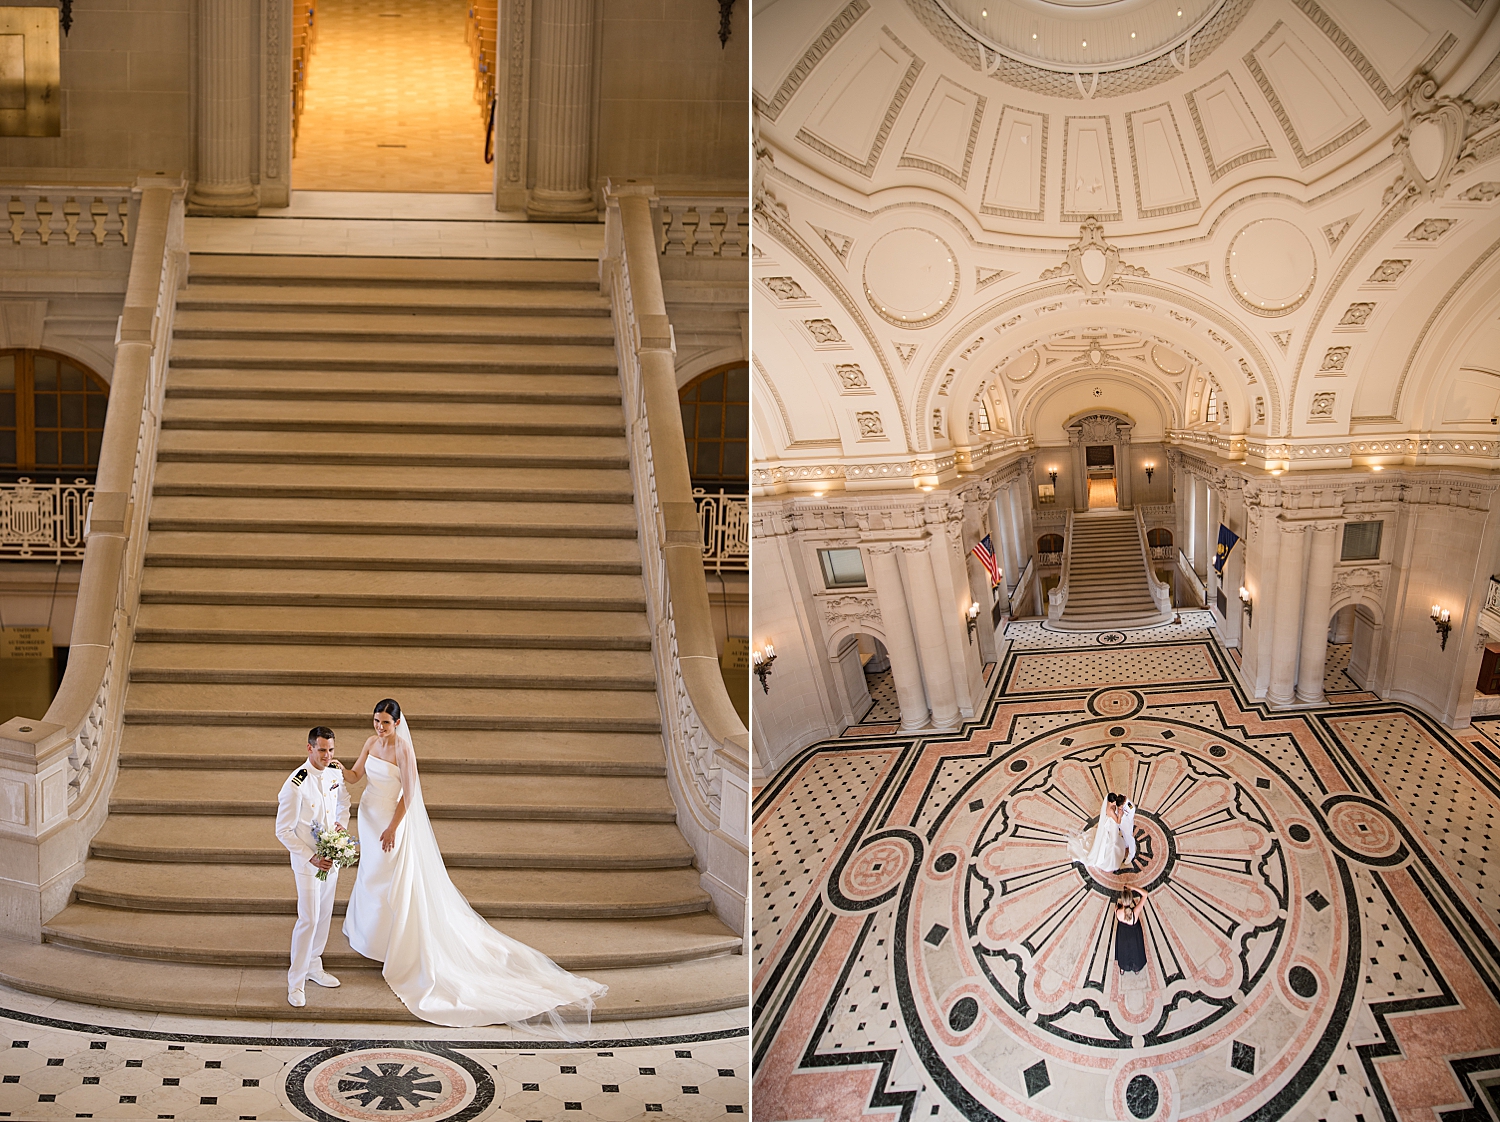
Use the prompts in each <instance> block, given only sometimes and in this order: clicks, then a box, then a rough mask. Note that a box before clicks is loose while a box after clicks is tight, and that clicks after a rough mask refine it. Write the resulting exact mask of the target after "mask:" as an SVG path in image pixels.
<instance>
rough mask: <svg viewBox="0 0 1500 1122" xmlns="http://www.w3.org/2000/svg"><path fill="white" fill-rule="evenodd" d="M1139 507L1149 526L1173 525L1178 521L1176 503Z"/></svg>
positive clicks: (1151, 504)
mask: <svg viewBox="0 0 1500 1122" xmlns="http://www.w3.org/2000/svg"><path fill="white" fill-rule="evenodd" d="M1137 506H1139V508H1140V511H1141V516H1142V517H1143V518H1145V520H1146V524H1147V525H1148V526H1149V525H1151V524H1153V523H1161V524H1163V525H1172V524H1174V523H1175V522H1176V521H1177V504H1176V503H1138V504H1137Z"/></svg>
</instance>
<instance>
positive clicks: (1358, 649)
mask: <svg viewBox="0 0 1500 1122" xmlns="http://www.w3.org/2000/svg"><path fill="white" fill-rule="evenodd" d="M1379 635H1380V620H1379V617H1378V616H1377V614H1376V612H1375V610H1374V609H1372V608H1370V607H1369V606H1368V605H1366V604H1363V603H1361V602H1358V601H1355V602H1353V603H1345V604H1343V605H1342V606H1340V607H1339V608H1337V609H1336V610H1335V611H1334V612H1333V615H1332V616H1331V617H1330V619H1329V621H1328V655H1327V658H1326V659H1325V661H1324V670H1323V693H1324V695H1325V696H1328V695H1334V696H1337V695H1338V694H1350V693H1362V692H1366V691H1367V689H1368V686H1367V683H1368V682H1369V681H1370V675H1371V672H1372V670H1373V669H1374V662H1375V651H1376V646H1377V641H1378V639H1379Z"/></svg>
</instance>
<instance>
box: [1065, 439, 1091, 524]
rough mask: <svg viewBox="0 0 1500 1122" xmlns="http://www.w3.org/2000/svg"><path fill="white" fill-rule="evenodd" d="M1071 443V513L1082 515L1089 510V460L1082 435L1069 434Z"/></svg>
mask: <svg viewBox="0 0 1500 1122" xmlns="http://www.w3.org/2000/svg"><path fill="white" fill-rule="evenodd" d="M1069 439H1070V440H1071V441H1072V442H1073V512H1074V513H1075V514H1082V513H1083V512H1084V511H1086V510H1088V508H1089V458H1088V454H1087V453H1086V452H1085V451H1084V448H1083V434H1082V433H1076V432H1075V433H1070V434H1069Z"/></svg>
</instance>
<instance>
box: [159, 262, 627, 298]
mask: <svg viewBox="0 0 1500 1122" xmlns="http://www.w3.org/2000/svg"><path fill="white" fill-rule="evenodd" d="M330 281H331V282H334V283H336V284H342V285H349V286H358V287H361V288H365V289H370V290H375V289H378V288H380V287H381V286H399V287H404V288H411V287H413V286H421V287H423V288H425V289H429V290H438V291H440V290H463V289H475V288H478V289H486V288H490V289H516V290H520V291H533V292H535V291H544V290H547V291H555V290H559V289H572V290H575V291H576V292H577V293H578V294H579V296H580V298H589V299H598V298H599V297H600V295H601V294H600V291H599V264H598V262H597V261H571V260H559V259H548V260H541V259H526V258H493V259H482V258H462V259H460V258H452V257H448V258H421V257H313V256H309V257H298V256H292V255H281V254H275V255H267V254H240V253H195V254H193V257H192V261H191V262H190V263H189V267H188V288H189V289H192V288H193V287H195V286H197V285H216V284H239V285H256V286H259V285H264V284H273V285H277V286H281V285H285V284H292V285H311V284H314V283H317V282H330Z"/></svg>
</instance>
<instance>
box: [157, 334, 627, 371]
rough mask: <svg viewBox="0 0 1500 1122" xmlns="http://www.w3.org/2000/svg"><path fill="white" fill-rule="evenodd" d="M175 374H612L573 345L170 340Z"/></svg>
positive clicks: (606, 358)
mask: <svg viewBox="0 0 1500 1122" xmlns="http://www.w3.org/2000/svg"><path fill="white" fill-rule="evenodd" d="M171 364H172V367H173V368H174V369H178V370H186V369H190V368H193V367H205V366H206V367H213V368H217V369H232V370H265V369H273V370H275V369H287V368H293V367H300V368H304V369H309V370H318V371H322V370H388V371H412V372H419V371H426V370H468V371H494V372H496V373H502V372H506V371H510V372H519V373H527V372H531V373H534V374H536V375H538V376H541V375H551V374H554V373H556V374H608V373H611V372H613V371H614V370H615V369H616V366H615V349H614V347H613V346H603V345H592V346H591V345H586V344H581V343H575V344H571V345H568V346H558V345H553V346H546V347H538V346H532V345H530V344H526V343H494V344H491V343H447V344H443V345H436V344H433V343H376V342H355V341H352V340H347V339H339V340H329V341H325V342H302V341H290V340H274V339H270V340H268V339H174V340H173V342H172V353H171Z"/></svg>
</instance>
